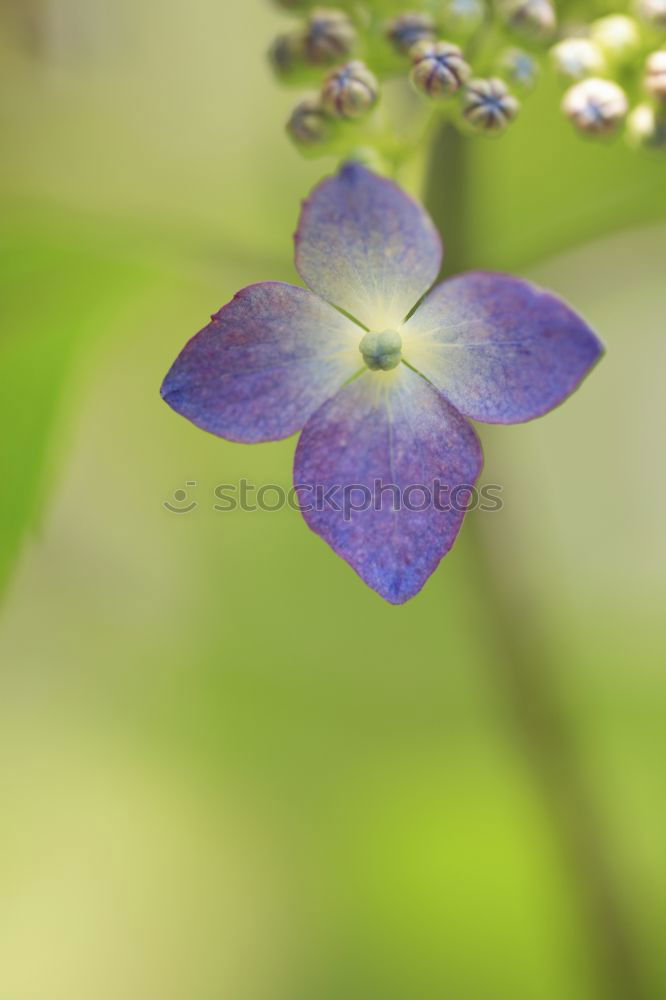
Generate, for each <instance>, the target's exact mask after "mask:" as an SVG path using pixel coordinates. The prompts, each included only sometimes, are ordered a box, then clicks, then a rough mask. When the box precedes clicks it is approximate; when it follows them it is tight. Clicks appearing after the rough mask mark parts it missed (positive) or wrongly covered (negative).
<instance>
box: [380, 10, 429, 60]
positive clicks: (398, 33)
mask: <svg viewBox="0 0 666 1000" xmlns="http://www.w3.org/2000/svg"><path fill="white" fill-rule="evenodd" d="M386 37H387V38H388V39H389V41H390V42H391V43H392V44H393V47H394V48H395V49H396V50H397V51H398V52H402V53H403V54H406V53H407V52H409V50H410V49H411V47H412V46H413V45H416V43H417V42H423V41H432V40H434V38H435V22H434V21H433V19H432V17H431V16H430V14H426V13H425V12H421V11H413V12H408V13H406V14H399V15H398V16H397V17H394V18H393V20H391V21H389V22H388V24H387V25H386Z"/></svg>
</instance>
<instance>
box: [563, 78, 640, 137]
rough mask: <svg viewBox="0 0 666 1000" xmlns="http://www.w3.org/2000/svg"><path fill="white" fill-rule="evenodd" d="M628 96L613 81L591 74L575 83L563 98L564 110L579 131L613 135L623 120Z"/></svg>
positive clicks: (589, 133) (588, 133)
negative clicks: (591, 75)
mask: <svg viewBox="0 0 666 1000" xmlns="http://www.w3.org/2000/svg"><path fill="white" fill-rule="evenodd" d="M627 109H628V103H627V95H626V94H625V92H624V91H623V90H622V88H621V87H618V85H617V84H616V83H613V82H612V81H611V80H600V79H597V78H596V77H588V79H587V80H582V81H581V82H580V83H576V84H574V86H573V87H570V88H569V90H567V92H566V94H565V95H564V98H563V99H562V110H563V111H564V113H565V115H566V116H567V118H569V119H570V120H571V121H572V122H573V124H574V125H575V127H576V128H577V129H578V131H579V132H583V133H585V134H587V135H610V134H611V133H613V132H615V131H616V130H617V128H618V127H619V125H620V124H621V123H622V121H623V120H624V118H625V116H626V114H627Z"/></svg>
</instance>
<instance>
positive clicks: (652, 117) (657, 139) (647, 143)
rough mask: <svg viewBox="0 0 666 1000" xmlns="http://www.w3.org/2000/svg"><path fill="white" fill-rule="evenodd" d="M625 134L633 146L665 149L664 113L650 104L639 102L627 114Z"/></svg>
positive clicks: (665, 126) (665, 127)
mask: <svg viewBox="0 0 666 1000" xmlns="http://www.w3.org/2000/svg"><path fill="white" fill-rule="evenodd" d="M627 134H628V138H629V142H630V143H631V144H632V145H633V146H640V147H642V148H644V149H662V150H666V114H664V112H663V111H662V112H661V113H660V112H659V111H656V110H655V109H654V108H653V107H652V106H651V105H650V104H639V105H638V107H637V108H634V110H633V111H632V112H631V114H630V115H629V118H628V120H627Z"/></svg>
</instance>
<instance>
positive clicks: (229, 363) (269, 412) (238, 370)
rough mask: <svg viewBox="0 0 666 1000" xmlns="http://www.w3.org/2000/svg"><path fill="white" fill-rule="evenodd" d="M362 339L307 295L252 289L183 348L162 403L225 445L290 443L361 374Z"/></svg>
mask: <svg viewBox="0 0 666 1000" xmlns="http://www.w3.org/2000/svg"><path fill="white" fill-rule="evenodd" d="M360 335H362V331H361V329H360V328H359V327H358V326H356V324H355V323H352V322H351V320H349V319H347V317H346V316H343V315H341V313H339V312H337V310H335V309H333V308H332V306H330V305H329V304H328V303H327V302H324V301H323V299H320V298H318V297H317V296H316V295H313V294H312V292H309V291H307V289H305V288H297V287H296V286H295V285H286V284H282V283H281V282H266V283H265V284H260V285H251V286H250V287H249V288H244V289H243V290H242V291H240V292H238V294H237V295H236V296H235V298H234V299H232V301H231V302H229V304H228V305H226V306H224V308H222V309H220V311H219V312H218V313H217V314H216V315H215V316H213V318H212V322H211V323H209V324H208V326H207V327H205V328H204V329H203V330H201V332H200V333H198V334H197V335H196V336H195V337H193V338H192V340H190V342H189V343H188V344H187V345H186V346H185V347H184V349H183V350H182V352H181V353H180V355H179V356H178V358H177V359H176V361H175V362H174V364H173V367H172V368H171V370H170V371H169V373H168V375H167V377H166V378H165V380H164V383H163V385H162V396H163V397H164V399H165V400H166V402H167V403H168V404H169V406H171V407H173V409H174V410H176V412H177V413H180V414H182V415H183V416H184V417H187V419H188V420H191V421H192V423H194V424H196V425H197V427H202V428H203V429H204V430H206V431H210V432H211V433H212V434H217V435H218V436H219V437H223V438H227V439H229V440H230V441H245V442H250V443H252V442H257V441H274V440H277V439H278V438H284V437H289V435H290V434H293V433H294V432H295V431H298V430H300V429H301V428H302V427H303V425H304V424H305V422H306V420H307V419H308V417H309V416H310V414H311V413H313V412H314V411H315V410H316V409H317V408H318V407H319V406H321V404H322V403H323V402H324V400H325V399H328V397H329V396H331V395H332V394H333V393H334V392H335V391H336V390H337V389H339V388H340V386H341V385H342V384H343V382H345V381H346V379H348V378H350V377H351V376H352V375H353V374H354V372H356V371H358V370H359V368H360V367H361V365H362V363H363V360H362V358H361V355H360V354H359V351H358V343H359V337H360Z"/></svg>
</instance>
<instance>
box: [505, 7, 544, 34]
mask: <svg viewBox="0 0 666 1000" xmlns="http://www.w3.org/2000/svg"><path fill="white" fill-rule="evenodd" d="M505 11H506V13H505V16H506V21H507V24H508V25H509V27H510V28H512V29H513V30H514V31H517V32H519V33H520V34H523V35H525V36H527V37H529V38H534V39H543V38H548V37H550V35H552V34H553V32H554V31H555V28H556V25H557V16H556V14H555V8H554V7H553V5H552V3H551V2H550V0H517V2H515V0H514V2H511V3H509V4H508V5H507V6H506V8H505Z"/></svg>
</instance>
